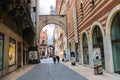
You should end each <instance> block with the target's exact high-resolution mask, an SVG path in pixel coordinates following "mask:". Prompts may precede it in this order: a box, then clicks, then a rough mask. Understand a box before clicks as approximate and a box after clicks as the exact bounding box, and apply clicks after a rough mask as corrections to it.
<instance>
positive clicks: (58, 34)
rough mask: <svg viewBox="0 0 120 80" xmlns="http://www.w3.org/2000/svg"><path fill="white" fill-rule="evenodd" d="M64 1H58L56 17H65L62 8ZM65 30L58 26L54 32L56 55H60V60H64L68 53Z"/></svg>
mask: <svg viewBox="0 0 120 80" xmlns="http://www.w3.org/2000/svg"><path fill="white" fill-rule="evenodd" d="M62 5H63V0H56V15H65V14H64V13H65V8H62ZM65 35H66V34H65V32H64V30H63V29H62V28H61V26H59V25H56V27H55V31H54V39H55V40H54V43H55V54H56V55H59V56H60V58H61V59H62V58H64V56H63V52H64V51H67V48H66V46H67V38H66V36H65Z"/></svg>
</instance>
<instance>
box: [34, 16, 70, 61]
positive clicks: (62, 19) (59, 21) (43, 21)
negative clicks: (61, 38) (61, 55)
mask: <svg viewBox="0 0 120 80" xmlns="http://www.w3.org/2000/svg"><path fill="white" fill-rule="evenodd" d="M48 24H55V25H59V26H60V27H61V28H62V30H63V31H64V33H65V36H66V44H65V45H66V48H67V44H68V43H67V26H66V15H40V16H39V23H38V26H37V28H36V32H37V35H36V37H37V42H38V41H39V33H40V31H41V30H42V28H43V27H45V26H46V25H48ZM68 56H69V55H68ZM68 59H69V57H68Z"/></svg>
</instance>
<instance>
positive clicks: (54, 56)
mask: <svg viewBox="0 0 120 80" xmlns="http://www.w3.org/2000/svg"><path fill="white" fill-rule="evenodd" d="M52 58H53V61H54V64H55V63H56V60H57V62H58V63H59V61H60V57H59V56H58V55H57V56H56V55H53V56H52Z"/></svg>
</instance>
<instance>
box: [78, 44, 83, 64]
mask: <svg viewBox="0 0 120 80" xmlns="http://www.w3.org/2000/svg"><path fill="white" fill-rule="evenodd" d="M79 56H80V60H79V62H80V64H83V47H82V42H81V43H80V54H79Z"/></svg>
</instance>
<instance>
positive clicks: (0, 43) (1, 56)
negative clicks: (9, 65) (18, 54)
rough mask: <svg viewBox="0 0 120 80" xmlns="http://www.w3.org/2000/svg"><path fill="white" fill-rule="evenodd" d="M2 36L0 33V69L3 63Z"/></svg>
mask: <svg viewBox="0 0 120 80" xmlns="http://www.w3.org/2000/svg"><path fill="white" fill-rule="evenodd" d="M3 42H4V38H3V34H1V33H0V70H1V69H2V65H3V45H4V43H3Z"/></svg>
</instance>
